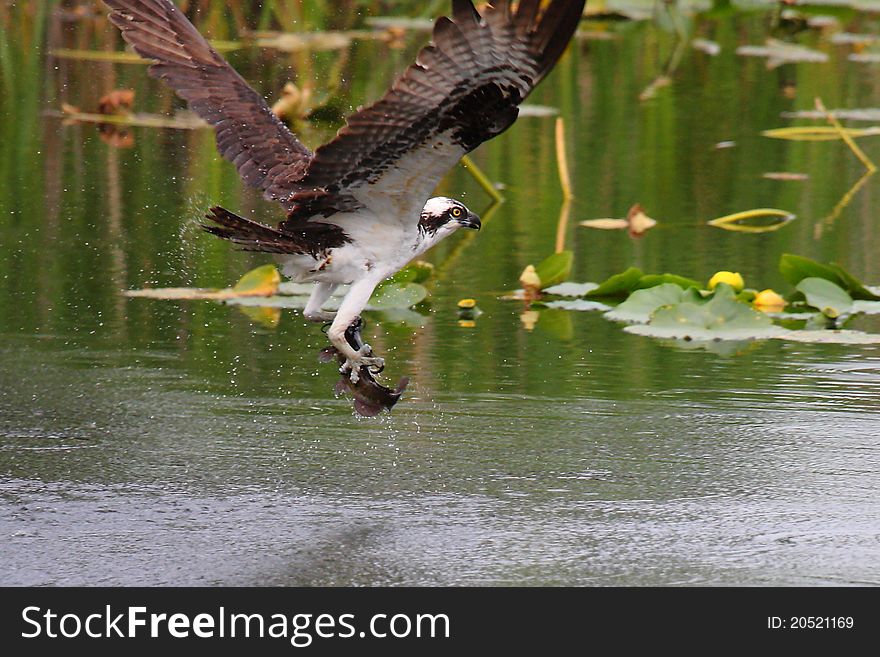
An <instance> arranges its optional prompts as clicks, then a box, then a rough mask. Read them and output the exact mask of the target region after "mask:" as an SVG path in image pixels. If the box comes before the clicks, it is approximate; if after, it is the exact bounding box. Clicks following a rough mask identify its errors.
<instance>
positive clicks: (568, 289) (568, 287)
mask: <svg viewBox="0 0 880 657" xmlns="http://www.w3.org/2000/svg"><path fill="white" fill-rule="evenodd" d="M597 287H599V286H598V285H597V284H596V283H560V284H559V285H554V286H553V287H548V288H547V289H545V290H544V294H550V295H553V296H556V297H583V296H586V295H587V294H589V293H590V292H592V291H593V290H595V289H596V288H597Z"/></svg>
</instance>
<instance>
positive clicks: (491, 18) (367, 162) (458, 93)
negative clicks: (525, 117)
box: [104, 0, 586, 382]
mask: <svg viewBox="0 0 880 657" xmlns="http://www.w3.org/2000/svg"><path fill="white" fill-rule="evenodd" d="M104 1H105V3H106V4H107V5H108V6H109V7H110V8H111V10H112V11H111V13H110V20H111V21H112V22H113V23H114V24H115V25H116V26H117V27H119V28H120V30H121V31H122V35H123V37H124V38H125V40H126V41H127V42H128V43H129V44H131V46H132V47H133V48H134V50H135V51H136V52H137V53H138V54H139V55H141V56H142V57H144V58H146V59H150V60H153V61H154V62H155V63H154V64H153V65H152V66H151V68H150V74H151V75H152V76H153V77H156V78H160V79H162V80H164V81H165V82H166V83H167V84H168V85H170V86H171V87H172V88H173V89H174V90H175V91H176V92H177V94H178V95H179V96H180V97H182V98H183V99H184V100H186V101H187V102H188V103H189V106H190V108H191V109H192V110H193V111H194V112H195V113H196V114H198V115H199V116H201V117H202V118H203V119H204V120H205V121H207V122H208V123H209V124H210V125H212V126H213V127H214V130H215V131H216V137H217V148H218V150H219V151H220V153H221V154H222V155H223V157H225V158H226V159H228V160H230V161H232V162H233V164H235V166H236V168H237V169H238V173H239V174H240V176H241V177H242V179H243V180H244V182H245V183H247V184H248V185H250V186H252V187H255V188H257V189H259V190H260V191H262V192H263V195H264V196H265V197H266V198H267V199H269V200H273V201H277V202H278V203H280V204H281V206H282V207H283V208H284V210H285V211H286V212H287V217H286V218H285V219H284V220H283V221H281V222H280V223H279V224H278V225H277V226H274V227H272V226H267V225H264V224H261V223H257V222H254V221H251V220H249V219H245V218H243V217H239V216H237V215H235V214H233V213H232V212H229V211H228V210H225V209H223V208H219V207H215V208H212V209H211V210H210V214H209V215H208V216H207V217H208V219H209V220H211V222H212V224H211V225H208V226H205V227H204V228H205V229H206V230H207V231H208V232H210V233H213V234H214V235H217V236H219V237H222V238H224V239H227V240H230V241H232V242H234V243H236V244H238V245H240V246H241V247H243V248H244V249H245V250H250V251H263V252H267V253H273V254H277V257H278V258H279V261H280V263H281V265H282V271H283V273H284V274H285V275H286V276H287V277H289V278H291V279H293V280H295V281H299V282H314V283H315V287H314V291H313V293H312V295H311V297H310V299H309V302H308V304H307V305H306V308H305V316H306V318H307V319H309V320H312V321H317V322H332V323H331V325H330V328H329V330H328V337H329V338H330V341H331V342H332V343H333V345H334V346H335V347H336V349H337V350H338V351H339V352H340V354H341V355H342V356H344V358H345V364H344V365H343V367H342V371H343V373H350V376H351V379H352V381H354V382H356V381H357V378H358V377H359V376H360V375H359V372H360V371H361V367H366V368H367V371H378V370H381V368H382V366H383V361H382V359H381V358H376V357H374V356H373V353H372V349H371V348H370V346H369V345H363V346H362V347H361V348H359V349H355V348H353V347H352V346H351V345H350V344H349V342H348V341H347V340H346V338H345V333H346V330H347V329H348V328H349V327H350V326H351V325H352V324H354V323H355V322H356V321H357V320H358V318H359V315H360V313H361V311H362V310H363V308H364V306H366V304H367V301H368V300H369V298H370V295H371V294H372V293H373V290H374V289H375V288H376V286H377V285H378V284H379V283H381V282H382V281H383V280H385V279H386V278H388V277H389V276H391V275H393V274H394V273H396V272H397V271H399V270H400V269H401V268H403V267H404V266H405V265H406V264H407V263H408V262H409V261H410V260H412V259H413V258H415V257H417V256H419V255H421V254H422V253H424V252H425V251H427V250H428V249H430V248H431V247H432V246H434V245H435V244H437V243H438V242H440V241H441V240H442V239H444V238H445V237H448V236H449V235H451V234H452V233H454V232H455V231H456V230H458V229H459V228H471V229H479V228H480V220H479V218H478V217H477V216H476V215H474V214H473V213H472V212H470V211H469V210H468V209H467V208H466V207H465V206H464V205H463V204H462V203H460V202H459V201H456V200H453V199H450V198H429V197H430V196H431V192H432V191H433V190H434V189H435V187H436V186H437V185H438V183H439V182H440V180H441V178H442V177H443V176H444V175H445V174H446V172H447V171H448V170H449V169H450V168H451V167H453V166H454V165H455V164H456V163H457V162H458V161H459V160H460V159H461V157H462V156H463V155H465V154H466V153H469V152H470V151H472V150H474V149H475V148H476V147H477V146H479V145H480V144H482V143H483V142H485V141H487V140H489V139H491V138H493V137H495V136H497V135H499V134H501V133H502V132H504V131H505V130H507V128H509V127H510V126H511V125H512V124H513V122H514V121H515V120H516V118H517V116H518V113H519V109H518V108H519V105H520V103H522V101H523V100H524V99H525V98H526V96H528V95H529V93H531V91H532V90H533V89H534V88H535V86H536V85H537V84H538V83H539V82H540V81H541V80H542V79H543V78H544V77H545V76H546V75H547V73H549V71H550V70H551V69H552V68H553V66H554V65H555V64H556V62H557V60H558V59H559V57H560V56H561V55H562V53H563V51H564V50H565V48H566V46H567V45H568V42H569V41H570V40H571V37H572V35H573V34H574V32H575V30H576V28H577V26H578V23H579V21H580V18H581V14H582V13H583V8H584V4H585V2H586V0H550V1H549V2H547V1H542V0H519V2H517V3H516V4H515V6H514V3H513V2H511V1H510V0H495V1H494V2H491V3H490V4H489V5H487V6H486V7H485V9H484V10H483V12H482V14H481V13H480V12H478V11H477V10H476V9H475V8H474V5H473V3H472V1H471V0H453V2H452V18H451V19H450V18H445V17H444V18H440V19H439V20H438V21H437V22H436V24H435V26H434V31H433V39H432V42H431V43H430V44H429V45H428V46H426V47H425V48H423V49H422V50H421V52H420V53H419V55H418V57H417V58H416V62H415V64H413V65H412V66H410V67H409V68H408V69H407V70H406V71H405V72H404V73H403V75H402V76H401V77H400V78H399V79H398V80H397V81H396V82H395V83H394V85H393V86H392V88H391V90H390V91H389V92H388V93H387V94H386V95H385V96H384V97H383V98H382V99H381V100H379V101H378V102H377V103H375V104H373V105H371V106H369V107H366V108H362V109H359V110H358V111H357V112H355V114H353V115H352V116H350V117H349V118H348V120H347V125H346V126H345V127H343V128H342V129H341V130H339V132H338V134H337V135H336V137H335V138H334V139H333V140H332V141H330V142H329V143H327V144H325V145H323V146H321V147H320V148H318V149H317V150H316V151H314V152H312V151H311V150H309V149H308V148H306V147H305V146H304V145H303V144H302V143H301V142H300V141H299V140H298V139H297V138H296V137H295V136H294V134H293V133H292V132H291V131H290V130H289V129H288V128H287V127H286V126H285V125H284V123H282V122H281V121H280V120H279V119H278V118H277V117H276V116H275V115H274V114H273V113H272V112H271V110H270V109H269V107H268V105H267V104H266V101H265V100H264V99H263V98H262V96H260V95H259V94H258V93H257V92H255V91H254V90H253V89H252V88H251V87H250V86H249V85H248V84H247V82H245V80H244V79H243V78H242V77H241V76H240V75H239V74H238V73H236V72H235V71H234V70H233V69H232V67H231V66H229V64H228V63H227V62H226V60H224V59H223V57H221V56H220V55H219V54H218V53H217V51H216V50H214V49H213V48H212V47H211V46H210V45H209V44H208V42H207V41H206V40H205V38H204V37H202V35H201V34H199V32H198V31H197V30H196V28H195V27H194V26H193V25H192V23H190V22H189V20H187V18H186V16H185V15H184V14H183V13H182V12H181V11H180V10H178V9H177V8H176V7H175V6H174V4H173V3H172V2H171V0H104ZM343 284H345V285H350V286H351V287H350V288H349V290H348V293H347V294H346V295H345V297H344V299H343V300H342V302H341V304H340V306H339V309H338V311H337V312H335V313H330V312H325V311H324V310H323V309H322V308H323V306H324V304H325V303H326V302H327V300H328V299H329V298H330V296H331V295H332V294H333V291H334V290H335V289H336V288H337V286H339V285H343Z"/></svg>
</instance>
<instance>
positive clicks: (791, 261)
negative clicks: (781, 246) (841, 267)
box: [779, 253, 844, 286]
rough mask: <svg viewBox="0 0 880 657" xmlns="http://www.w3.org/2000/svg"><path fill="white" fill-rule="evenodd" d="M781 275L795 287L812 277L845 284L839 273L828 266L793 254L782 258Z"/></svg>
mask: <svg viewBox="0 0 880 657" xmlns="http://www.w3.org/2000/svg"><path fill="white" fill-rule="evenodd" d="M779 273H780V274H782V277H783V278H784V279H785V280H786V281H787V282H788V283H790V284H791V285H794V286H797V284H798V283H800V282H801V281H802V280H804V279H805V278H810V277H815V278H824V279H825V280H826V281H831V282H832V283H836V284H838V285H843V284H844V283H843V281H842V280H841V279H840V277H839V276H838V275H837V272H836V271H834V270H833V269H832V268H831V267H829V266H828V265H823V264H821V263H818V262H816V261H815V260H810V259H809V258H804V257H803V256H798V255H793V254H791V253H785V254H783V255H782V258H780V260H779Z"/></svg>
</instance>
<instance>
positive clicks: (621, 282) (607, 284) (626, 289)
mask: <svg viewBox="0 0 880 657" xmlns="http://www.w3.org/2000/svg"><path fill="white" fill-rule="evenodd" d="M643 276H644V273H643V272H642V270H641V269H638V268H636V267H630V268H629V269H627V270H626V271H624V272H622V273H620V274H615V275H614V276H612V277H611V278H609V279H608V280H606V281H604V282H602V283H600V284H599V285H598V287H596V288H595V289H594V290H592V291H591V292H588V293H587V295H586V296H587V297H589V298H591V299H596V298H601V297H627V296H629V295H630V294H631V293H632V292H633V291H635V290H636V289H638V286H639V281H641V280H642V277H643Z"/></svg>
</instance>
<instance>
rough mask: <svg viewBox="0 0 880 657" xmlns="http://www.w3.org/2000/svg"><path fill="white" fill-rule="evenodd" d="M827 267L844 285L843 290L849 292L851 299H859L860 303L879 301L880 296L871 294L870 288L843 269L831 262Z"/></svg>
mask: <svg viewBox="0 0 880 657" xmlns="http://www.w3.org/2000/svg"><path fill="white" fill-rule="evenodd" d="M828 266H829V267H831V269H833V270H834V271H835V272H836V273H837V275H838V276H839V277H840V280H842V281H843V283H844V289H845V290H846V291H847V292H849V295H850V296H851V297H852V298H853V299H860V300H862V301H880V295H878V294H876V293H875V292H872V291H871V290H870V288H868V287H866V286H865V284H864V283H862V282H861V281H860V280H859V279H857V278H856V277H855V276H853V275H852V274H850V273H849V272H848V271H846V270H845V269H844V268H843V267H841V266H840V265H838V264H835V263H833V262H832V263H831V264H830V265H828Z"/></svg>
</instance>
